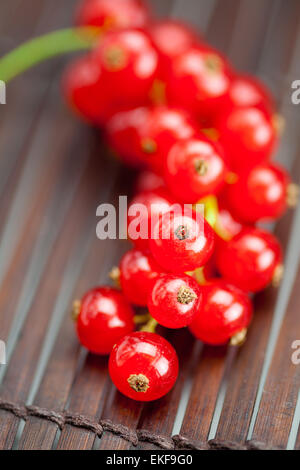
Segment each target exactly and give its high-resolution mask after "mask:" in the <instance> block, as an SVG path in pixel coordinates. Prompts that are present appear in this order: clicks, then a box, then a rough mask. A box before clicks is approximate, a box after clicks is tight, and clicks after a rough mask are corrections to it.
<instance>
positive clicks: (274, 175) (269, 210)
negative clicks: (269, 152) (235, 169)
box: [227, 163, 294, 223]
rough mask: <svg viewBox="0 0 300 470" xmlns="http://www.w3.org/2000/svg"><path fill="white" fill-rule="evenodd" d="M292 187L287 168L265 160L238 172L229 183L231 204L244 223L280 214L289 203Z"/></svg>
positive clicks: (272, 217) (291, 196)
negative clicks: (232, 181)
mask: <svg viewBox="0 0 300 470" xmlns="http://www.w3.org/2000/svg"><path fill="white" fill-rule="evenodd" d="M293 188H294V186H293V185H291V180H290V176H289V174H288V172H287V171H286V170H285V169H284V168H282V167H281V166H279V165H276V164H273V163H266V164H263V165H259V166H256V167H254V168H253V169H252V170H250V171H249V172H246V171H245V172H243V173H240V174H239V177H238V180H237V182H236V183H235V184H231V185H229V186H228V190H227V197H228V202H229V205H230V207H231V208H232V210H233V212H234V213H235V214H236V215H237V217H238V218H239V219H240V220H242V221H243V222H245V223H255V222H258V221H260V220H264V221H268V220H274V219H277V218H279V217H280V216H281V215H282V214H283V213H284V212H285V210H286V209H287V206H288V204H289V203H292V202H293V201H292V198H293V194H292V193H293Z"/></svg>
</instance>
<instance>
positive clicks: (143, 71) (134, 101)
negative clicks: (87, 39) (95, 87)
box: [94, 29, 158, 106]
mask: <svg viewBox="0 0 300 470" xmlns="http://www.w3.org/2000/svg"><path fill="white" fill-rule="evenodd" d="M94 57H95V60H97V61H98V62H99V65H100V66H101V69H102V73H103V79H104V82H105V89H106V93H108V94H109V95H110V96H112V97H113V100H114V102H117V103H120V104H122V105H124V106H125V105H128V106H135V105H140V104H143V103H145V102H147V101H148V95H149V93H150V89H151V87H152V84H153V81H154V79H155V77H156V72H157V68H158V53H157V52H156V50H155V48H154V46H153V45H152V43H151V40H150V38H149V36H148V35H147V34H146V33H145V32H143V31H142V30H138V29H124V30H118V31H113V32H110V33H108V34H107V35H105V37H104V38H103V39H102V40H101V41H100V42H99V44H98V46H97V48H96V49H95V51H94Z"/></svg>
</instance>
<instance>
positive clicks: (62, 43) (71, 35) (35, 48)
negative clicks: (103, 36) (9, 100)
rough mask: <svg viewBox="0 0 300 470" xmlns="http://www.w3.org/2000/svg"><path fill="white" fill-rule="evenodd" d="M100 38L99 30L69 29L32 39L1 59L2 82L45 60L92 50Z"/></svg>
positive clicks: (0, 76)
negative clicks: (68, 53)
mask: <svg viewBox="0 0 300 470" xmlns="http://www.w3.org/2000/svg"><path fill="white" fill-rule="evenodd" d="M98 37H99V29H98V28H69V29H62V30H58V31H54V32H52V33H48V34H45V35H44V36H40V37H38V38H35V39H32V40H30V41H28V42H26V43H24V44H22V45H21V46H19V47H17V48H16V49H14V50H13V51H11V52H9V53H8V54H6V55H5V56H4V57H2V58H1V59H0V80H3V81H4V82H6V83H7V82H9V81H10V80H12V79H13V78H15V77H16V76H17V75H20V74H21V73H22V72H25V70H27V69H29V68H31V67H33V66H34V65H36V64H39V63H40V62H42V61H44V60H47V59H50V58H52V57H55V56H58V55H61V54H65V53H67V52H72V51H78V50H86V49H91V48H92V47H93V45H94V44H95V41H96V39H97V38H98Z"/></svg>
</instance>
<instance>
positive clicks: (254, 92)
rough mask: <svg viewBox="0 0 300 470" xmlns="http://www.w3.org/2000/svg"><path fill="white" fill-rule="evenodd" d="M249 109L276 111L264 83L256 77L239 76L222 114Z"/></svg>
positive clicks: (233, 81) (230, 90)
mask: <svg viewBox="0 0 300 470" xmlns="http://www.w3.org/2000/svg"><path fill="white" fill-rule="evenodd" d="M248 107H254V108H258V109H261V110H262V111H267V112H269V113H273V112H274V110H275V105H274V102H273V98H272V96H271V95H270V93H269V90H268V89H267V88H266V87H265V86H264V84H263V83H261V82H260V81H259V80H257V79H256V78H254V77H249V76H247V75H238V76H237V77H235V78H234V79H233V80H232V82H231V84H230V88H229V92H228V95H227V102H226V104H225V105H224V108H222V109H221V110H220V113H223V112H225V111H227V112H228V111H232V110H233V109H236V108H248Z"/></svg>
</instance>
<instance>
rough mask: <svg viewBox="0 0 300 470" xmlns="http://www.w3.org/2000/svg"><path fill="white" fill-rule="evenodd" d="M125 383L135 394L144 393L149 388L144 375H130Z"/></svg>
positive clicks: (147, 380)
mask: <svg viewBox="0 0 300 470" xmlns="http://www.w3.org/2000/svg"><path fill="white" fill-rule="evenodd" d="M127 382H128V383H129V385H130V387H131V388H132V389H133V390H134V391H135V392H143V393H146V392H147V390H148V388H149V379H148V377H146V376H145V375H144V374H131V375H130V376H129V377H128V379H127Z"/></svg>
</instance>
